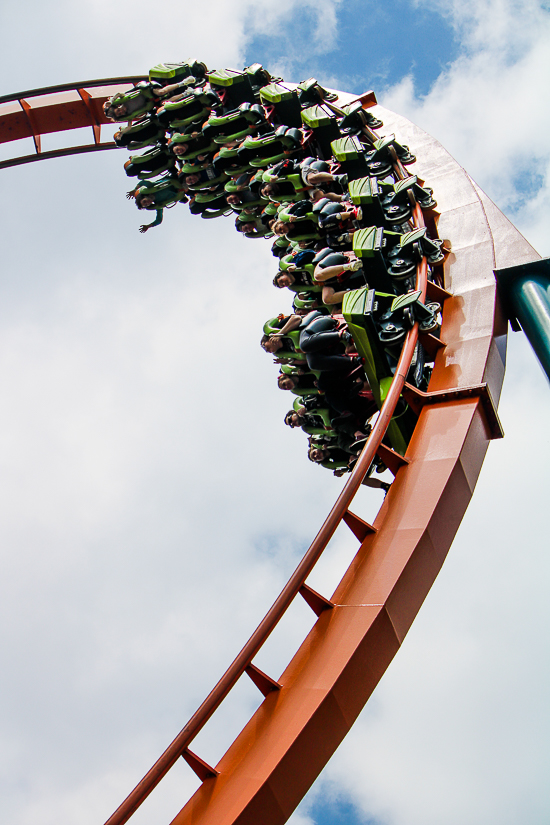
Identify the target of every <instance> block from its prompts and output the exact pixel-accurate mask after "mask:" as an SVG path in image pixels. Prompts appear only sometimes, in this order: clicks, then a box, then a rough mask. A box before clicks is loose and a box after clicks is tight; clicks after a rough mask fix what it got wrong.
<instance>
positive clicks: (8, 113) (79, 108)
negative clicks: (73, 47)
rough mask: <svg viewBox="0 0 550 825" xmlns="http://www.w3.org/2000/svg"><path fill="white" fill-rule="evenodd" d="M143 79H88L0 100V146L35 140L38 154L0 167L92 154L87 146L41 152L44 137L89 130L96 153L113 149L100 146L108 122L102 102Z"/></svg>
mask: <svg viewBox="0 0 550 825" xmlns="http://www.w3.org/2000/svg"><path fill="white" fill-rule="evenodd" d="M143 79H144V78H143V77H141V76H136V77H120V78H109V79H105V80H88V81H84V82H81V83H75V84H63V85H60V86H49V87H47V88H43V89H32V90H30V91H26V92H21V93H19V94H17V95H5V96H4V97H0V144H2V143H8V142H13V141H17V140H24V139H25V138H32V139H33V141H34V146H35V150H36V153H35V154H33V155H28V154H27V155H22V156H21V157H20V158H14V159H10V160H9V161H0V168H3V167H6V166H16V165H18V164H20V163H29V162H32V161H34V160H42V159H45V158H46V157H48V158H51V157H57V156H58V155H68V154H79V153H81V152H87V151H93V150H92V149H89V148H87V146H86V144H85V145H84V146H82V145H80V144H79V145H76V146H73V147H71V148H68V149H67V148H66V149H62V150H54V151H52V152H49V153H48V154H46V153H42V151H41V140H40V138H41V135H48V134H52V133H54V132H66V131H70V130H72V129H81V128H84V127H90V128H91V129H92V136H93V144H92V145H93V146H94V147H95V150H96V151H97V150H100V149H110V148H114V146H115V144H114V143H113V142H112V141H107V142H105V143H101V125H102V124H106V123H109V122H110V121H108V120H107V119H106V117H105V115H104V114H103V103H104V102H105V101H106V100H107V99H108V98H109V97H111V96H112V95H114V94H115V93H116V92H122V91H126V90H128V89H129V88H131V87H132V86H133V85H134V83H136V82H137V81H139V80H143Z"/></svg>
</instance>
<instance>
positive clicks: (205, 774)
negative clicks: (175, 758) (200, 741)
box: [181, 748, 219, 782]
mask: <svg viewBox="0 0 550 825" xmlns="http://www.w3.org/2000/svg"><path fill="white" fill-rule="evenodd" d="M181 756H182V759H185V761H186V762H187V764H188V765H189V767H190V768H192V769H193V770H194V771H195V773H196V774H197V776H198V777H199V779H200V780H201V782H204V781H205V779H211V778H212V777H213V776H218V775H219V771H217V770H216V769H215V768H211V767H210V765H208V764H207V763H206V762H204V761H203V760H202V759H201V758H200V756H197V754H196V753H193V751H190V750H189V748H186V749H185V750H184V752H183V753H182V755H181Z"/></svg>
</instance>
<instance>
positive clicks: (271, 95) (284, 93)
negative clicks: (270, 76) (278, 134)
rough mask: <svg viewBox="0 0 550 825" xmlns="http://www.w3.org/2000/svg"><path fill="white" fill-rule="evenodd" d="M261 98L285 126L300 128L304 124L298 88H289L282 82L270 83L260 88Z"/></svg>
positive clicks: (276, 118)
mask: <svg viewBox="0 0 550 825" xmlns="http://www.w3.org/2000/svg"><path fill="white" fill-rule="evenodd" d="M260 100H261V101H262V103H263V104H264V106H266V107H267V108H269V110H270V112H271V113H272V114H273V115H275V118H274V119H275V120H276V121H278V122H279V123H280V124H281V125H284V126H293V127H294V128H296V129H299V128H300V126H301V125H302V118H301V117H300V111H301V107H300V101H299V100H298V92H297V91H296V89H287V88H286V86H283V85H282V84H281V83H270V84H269V86H264V87H263V89H260Z"/></svg>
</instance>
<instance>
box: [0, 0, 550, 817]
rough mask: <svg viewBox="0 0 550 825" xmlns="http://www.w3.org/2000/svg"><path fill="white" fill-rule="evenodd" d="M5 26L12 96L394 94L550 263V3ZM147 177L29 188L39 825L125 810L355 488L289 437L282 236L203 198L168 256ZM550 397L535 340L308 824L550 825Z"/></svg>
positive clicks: (9, 521) (28, 527) (170, 783)
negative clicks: (204, 85) (133, 79)
mask: <svg viewBox="0 0 550 825" xmlns="http://www.w3.org/2000/svg"><path fill="white" fill-rule="evenodd" d="M0 25H1V27H2V31H3V32H6V33H8V34H9V36H7V37H6V36H5V37H4V39H3V61H2V64H3V68H2V74H1V81H0V85H1V91H0V94H8V93H10V92H17V91H20V90H22V89H29V88H35V87H39V86H46V85H49V84H54V83H63V82H70V81H73V80H75V81H78V80H83V79H91V78H96V77H109V76H116V75H119V74H120V75H125V74H131V73H139V74H142V73H146V72H147V70H148V68H149V67H150V66H151V65H153V64H155V63H157V62H160V61H164V60H178V59H183V58H186V57H190V56H194V57H195V56H196V57H198V58H199V59H201V60H204V61H205V62H207V64H208V65H209V66H210V67H212V68H214V67H218V68H219V67H226V66H233V67H237V68H239V67H241V66H244V65H248V64H250V63H252V62H262V63H263V64H264V65H265V66H266V67H267V68H269V69H270V70H271V71H272V72H273V73H279V74H281V75H283V76H284V77H285V79H287V80H289V81H296V82H297V81H300V80H302V79H304V78H306V77H309V76H312V75H314V76H316V77H317V78H318V80H319V81H320V82H322V83H324V84H326V85H329V86H331V87H334V88H339V89H343V90H345V91H349V92H353V93H361V92H363V91H366V90H367V89H370V88H373V89H374V90H375V92H376V94H377V96H378V100H379V101H380V102H381V103H382V104H383V105H385V106H387V107H388V108H390V109H393V110H395V111H397V112H399V113H400V114H403V115H405V116H406V117H409V118H410V119H411V120H413V121H414V122H415V123H417V124H418V125H419V126H421V127H422V128H423V129H425V130H426V131H428V132H430V133H431V134H432V135H434V137H436V138H437V139H438V140H440V141H441V142H442V143H443V145H444V146H445V147H446V148H447V149H448V150H449V151H450V152H451V153H452V154H453V155H454V156H455V157H456V159H457V160H458V161H459V163H461V164H462V165H463V166H464V167H465V168H466V169H467V170H468V172H469V173H470V174H471V175H472V177H473V178H474V179H475V180H476V181H477V182H478V183H479V184H480V185H481V186H482V188H483V189H484V190H485V191H486V192H487V193H488V195H489V196H490V197H491V198H492V199H493V200H494V201H495V203H496V204H497V205H498V206H499V207H500V208H501V209H502V210H503V211H504V212H505V214H507V215H508V216H509V217H510V219H511V220H513V221H514V223H515V224H516V225H517V226H518V228H519V229H520V230H521V231H522V232H523V234H524V235H525V237H526V238H527V239H528V240H529V241H530V242H531V243H532V244H533V246H534V247H535V248H536V249H537V250H538V252H539V253H540V254H541V255H543V256H549V255H550V241H549V239H548V226H549V225H550V178H549V160H548V151H547V135H548V134H549V131H550V122H549V121H550V114H549V112H550V107H549V106H548V102H547V99H545V95H546V89H547V85H548V84H547V80H545V78H548V75H549V72H548V69H549V66H548V64H549V62H550V49H549V48H548V44H549V39H550V38H549V35H550V19H549V11H548V7H547V4H545V3H540V2H536V0H516V1H515V2H514V0H477V2H473V0H462V1H461V2H460V3H459V2H457V1H456V0H451V2H446V3H443V2H439V0H431V2H430V3H429V4H428V3H427V2H424V0H416V2H409V0H391V1H390V2H384V3H374V2H368V1H367V2H358V0H348V2H346V3H343V2H339V0H317V2H313V0H303V2H301V3H298V2H295V0H280V2H278V3H277V4H273V5H269V6H267V5H266V6H264V5H263V4H258V3H253V2H251V0H234V2H232V3H231V4H230V5H229V4H224V3H221V2H219V0H211V2H210V3H209V4H208V6H202V5H195V4H190V3H188V2H186V0H184V2H179V3H177V4H176V3H171V2H170V0H169V2H167V3H165V4H163V6H162V9H161V10H159V11H155V12H154V13H153V12H152V7H151V5H150V4H149V3H146V2H144V0H134V2H132V3H129V2H127V0H120V2H118V3H116V4H113V3H107V2H105V1H104V0H81V2H80V3H78V4H75V3H69V2H66V1H65V2H63V0H61V2H59V3H56V4H55V5H53V6H52V5H48V6H46V5H44V4H39V3H37V2H35V0H22V2H20V3H19V4H5V5H4V6H3V7H2V9H1V10H0ZM54 145H55V144H54V138H48V140H47V141H46V140H44V148H45V149H47V148H53V147H54ZM57 145H60V144H59V143H58V144H57ZM411 148H413V149H414V147H411ZM125 159H126V156H125V154H123V152H122V151H121V152H105V153H98V154H96V155H94V156H81V157H70V158H63V159H57V160H55V161H49V162H47V163H36V164H29V165H27V166H22V167H18V168H13V169H7V170H3V171H2V199H1V206H0V210H1V222H2V229H3V233H2V251H3V256H2V257H3V268H2V279H1V281H0V534H1V540H0V554H1V558H2V570H3V575H2V578H1V580H0V626H1V633H0V661H1V662H2V668H1V670H0V821H2V822H9V823H10V825H31V823H32V825H36V823H40V825H53V823H54V822H55V824H56V825H75V823H78V825H92V823H94V825H97V823H102V822H103V821H104V820H105V819H106V818H107V817H108V816H109V815H110V814H111V813H112V811H113V810H114V809H115V808H116V807H117V805H118V804H119V803H120V802H121V801H122V799H123V798H124V797H125V796H126V794H127V793H128V792H129V791H130V790H131V788H132V787H133V786H134V784H135V783H136V782H137V781H138V780H139V779H140V778H141V776H142V775H143V774H144V773H145V772H146V771H147V770H148V768H149V767H150V766H151V764H152V763H153V762H154V761H155V759H156V758H157V757H158V756H159V755H160V753H161V752H162V751H163V750H164V748H165V747H166V745H167V744H168V743H169V742H170V741H171V740H172V738H173V736H174V735H175V734H176V733H177V732H178V731H179V730H180V728H181V727H182V726H183V724H184V723H185V722H186V721H187V719H188V717H189V716H190V715H191V714H192V713H193V712H194V710H195V709H196V707H197V706H198V705H199V704H200V702H201V701H202V699H203V698H204V697H205V695H206V694H207V693H208V691H209V690H210V689H211V687H212V686H213V685H214V683H215V682H216V681H217V679H218V678H219V676H221V674H222V672H223V671H224V670H225V668H226V667H227V665H228V664H229V663H230V661H231V660H232V658H233V656H234V655H235V654H236V653H237V652H238V650H239V649H240V647H241V646H242V644H243V643H244V642H245V641H246V639H247V638H248V636H249V635H250V633H251V632H252V630H253V629H254V628H255V626H256V624H257V623H258V621H259V620H260V619H261V618H262V617H263V615H264V613H265V612H266V610H267V608H268V607H269V605H270V604H271V602H272V601H273V600H274V598H275V597H276V596H277V595H278V592H279V590H280V589H281V587H282V586H283V584H284V583H285V581H286V579H287V578H288V576H289V574H290V573H291V571H292V570H293V569H294V567H295V565H296V564H297V562H298V560H299V558H300V557H301V554H302V553H303V552H304V550H305V549H306V548H307V546H308V544H309V542H310V541H311V539H312V538H313V536H314V535H315V533H316V531H317V529H318V527H319V526H320V524H321V522H322V521H323V518H324V516H325V514H326V511H327V510H328V508H329V506H330V505H331V504H332V503H333V501H334V499H335V498H336V495H337V493H338V491H339V489H340V487H341V482H340V481H339V480H337V479H334V478H333V477H332V475H330V474H329V473H327V472H325V471H324V470H323V469H322V468H318V467H315V466H313V465H312V464H311V463H310V462H308V461H307V459H306V456H305V443H304V439H303V438H302V437H301V435H300V434H299V433H297V432H291V431H289V430H288V428H286V427H284V425H283V422H282V419H283V416H284V413H285V411H286V410H287V409H288V406H289V404H288V400H287V396H285V395H283V394H282V393H281V392H279V391H277V389H276V387H275V375H276V370H275V368H274V367H273V366H272V365H271V364H270V361H269V359H268V358H267V357H266V356H265V354H264V353H263V352H262V351H261V349H260V347H259V346H258V339H259V337H260V334H261V332H260V328H261V326H262V324H263V322H264V320H265V319H266V318H268V317H270V316H272V315H273V314H275V313H276V312H278V311H285V310H286V309H287V306H286V303H285V301H284V300H282V299H281V296H280V294H279V293H275V292H274V290H273V288H272V286H271V279H272V275H273V259H272V258H271V256H270V254H269V248H268V245H267V244H263V243H262V242H258V243H251V242H249V241H247V240H245V239H243V238H241V237H238V236H237V235H236V233H235V232H234V230H233V228H232V225H231V222H230V221H227V222H224V221H222V220H219V221H216V222H215V224H211V223H209V222H206V221H202V220H200V219H198V218H192V217H191V216H190V215H189V214H187V213H186V210H185V209H184V208H179V207H178V208H176V209H175V210H174V211H172V212H169V213H168V214H167V216H166V218H165V221H164V223H163V225H162V226H161V227H160V228H157V229H155V230H152V231H150V232H148V233H147V234H146V235H144V236H142V235H140V234H139V232H138V226H139V224H140V223H141V219H140V216H139V214H138V213H137V211H136V209H135V207H134V206H133V205H132V204H131V203H129V202H128V201H126V200H125V198H124V193H125V191H126V190H127V189H128V188H129V186H128V181H127V179H126V177H125V175H124V171H123V168H122V164H123V162H124V160H125ZM428 183H429V182H428ZM436 196H437V193H436ZM549 400H550V396H549V393H548V381H547V379H546V378H545V376H544V375H543V373H542V370H541V369H540V367H539V366H538V364H537V362H536V360H535V358H534V356H533V355H532V353H531V350H530V348H529V345H528V343H527V341H526V340H525V339H524V337H523V335H521V334H519V333H511V335H510V339H509V349H508V367H507V376H506V379H505V384H504V392H503V397H502V401H501V406H500V410H499V413H500V417H501V420H502V423H503V426H504V430H505V432H506V437H505V438H504V439H503V440H501V441H496V442H493V443H492V444H491V445H490V447H489V452H488V456H487V459H486V461H485V464H484V467H483V470H482V473H481V476H480V480H479V482H478V486H477V489H476V493H475V495H474V497H473V499H472V503H471V504H470V507H469V509H468V512H467V514H466V516H465V518H464V521H463V523H462V526H461V528H460V530H459V533H458V535H457V538H456V540H455V542H454V544H453V546H452V548H451V550H450V553H449V556H448V559H447V561H446V562H445V565H444V567H443V570H442V572H441V573H440V575H439V577H438V579H437V580H436V583H435V584H434V586H433V588H432V590H431V592H430V594H429V596H428V598H427V599H426V602H425V604H424V605H423V607H422V609H421V611H420V613H419V616H418V618H417V619H416V621H415V623H414V624H413V627H412V629H411V631H410V632H409V634H408V636H407V638H406V640H405V642H404V644H403V646H402V648H401V650H400V651H399V653H398V655H397V656H396V658H395V660H394V662H393V663H392V664H391V666H390V667H389V669H388V671H387V673H386V674H385V676H384V677H383V679H382V681H381V683H380V685H379V687H378V688H377V689H376V691H375V693H374V695H373V696H372V698H371V700H370V701H369V703H368V705H367V707H366V708H365V710H364V711H363V713H362V715H361V716H360V718H359V719H358V721H357V723H356V724H355V726H354V728H353V729H352V731H351V732H350V734H349V735H348V737H347V739H346V740H345V742H344V743H343V744H342V746H341V747H340V749H339V750H338V751H337V753H336V754H335V756H334V757H333V758H332V760H331V761H330V763H329V765H328V766H327V768H326V769H325V771H324V772H323V774H322V775H321V777H320V778H319V779H318V780H317V782H316V783H315V785H314V786H313V788H312V790H311V791H310V793H309V794H308V795H307V796H306V798H305V800H304V801H303V803H302V804H301V805H300V807H299V808H298V810H297V811H296V813H295V814H294V815H293V817H292V819H291V822H292V825H442V823H445V825H482V823H483V825H486V823H487V822H499V825H517V822H519V821H521V822H528V823H530V825H543V823H544V824H545V823H547V821H548V819H547V816H548V814H547V811H548V802H549V800H548V787H549V785H548V781H547V777H548V762H549V759H548V741H549V732H550V731H549V727H550V720H549V714H548V702H547V696H548V689H549V687H550V686H549V684H548V683H549V673H548V661H549V658H548V643H547V630H546V628H547V627H548V620H549V615H548V614H549V606H548V599H547V589H548V582H549V562H548V546H549V541H548V537H547V532H548V531H547V519H546V507H547V500H548V497H547V493H546V491H547V488H548V485H547V479H548V465H549V460H550V439H549V436H548V430H547V426H546V424H547V421H548V407H549ZM380 503H381V493H380V491H375V490H365V491H364V493H363V494H362V498H361V500H360V503H359V504H358V510H359V514H360V515H361V516H362V517H363V518H365V519H366V520H369V519H371V518H374V515H375V513H376V511H377V509H378V507H379V506H380ZM354 549H355V545H354V543H353V542H350V541H345V540H341V541H340V540H339V541H338V542H336V544H335V546H334V547H332V546H331V548H330V551H329V553H328V555H327V558H326V559H323V561H322V562H321V565H320V567H319V569H318V570H316V571H315V573H314V576H313V578H312V580H311V584H312V586H314V587H316V589H318V590H320V591H322V592H323V593H326V594H327V595H328V594H330V593H331V592H332V589H334V586H335V584H336V582H337V581H338V580H339V577H340V576H341V575H342V573H343V571H344V569H345V568H346V566H347V564H348V563H349V561H350V560H351V558H352V555H353V552H354ZM312 621H313V614H310V612H308V609H307V608H306V607H305V605H302V604H296V605H295V606H293V608H292V609H291V611H290V613H289V615H288V617H286V618H285V620H284V621H283V623H282V624H281V626H280V628H279V629H278V630H277V631H276V633H275V634H274V637H273V638H272V640H270V642H269V643H268V645H267V646H266V648H265V649H264V650H262V652H261V654H260V656H259V658H258V660H257V664H258V666H260V667H261V668H263V669H264V670H266V671H268V672H269V673H270V674H271V675H272V676H275V677H277V676H278V675H279V673H281V672H282V670H283V669H284V667H285V665H286V663H287V662H288V661H289V659H290V658H291V656H292V655H293V653H294V651H295V650H296V648H297V647H298V645H299V644H300V643H301V641H302V639H303V638H304V635H305V634H306V633H307V630H308V629H309V627H310V626H311V624H312ZM241 682H242V684H241ZM241 682H239V684H238V685H237V688H236V689H235V691H234V693H233V694H232V695H231V696H230V698H229V700H228V702H227V704H224V706H223V708H222V710H221V711H220V713H219V714H217V715H216V716H215V717H214V719H213V720H212V722H211V723H209V725H208V726H207V728H206V729H205V731H204V732H203V733H201V735H200V736H199V738H198V739H197V740H196V742H195V743H194V749H195V750H196V751H197V752H198V753H199V754H200V755H201V756H202V757H203V758H204V759H206V760H207V761H208V762H210V763H213V764H215V763H216V762H217V761H218V759H219V758H220V756H221V755H222V754H223V752H224V751H225V749H226V748H227V746H228V745H229V744H230V742H231V741H232V739H233V738H234V736H235V735H236V734H237V733H238V731H239V730H240V729H241V727H242V726H243V724H244V723H245V722H246V721H247V719H248V718H249V716H250V713H251V712H252V711H253V709H254V708H255V707H256V706H257V705H258V703H259V695H258V694H257V691H256V689H255V688H254V687H253V686H252V684H251V683H247V682H245V681H244V680H241ZM196 786H197V782H196V781H195V778H194V775H193V774H192V773H191V771H190V770H189V769H188V768H187V767H186V766H185V765H184V764H183V762H182V764H181V765H177V766H176V767H174V769H173V770H172V772H171V773H170V774H169V775H168V777H167V778H166V779H165V780H164V781H163V783H162V784H161V786H160V788H159V790H158V791H157V792H155V794H153V795H152V797H151V798H150V800H149V801H148V802H147V803H146V805H145V806H144V808H143V810H142V811H141V812H140V813H138V814H137V815H136V816H135V817H134V819H133V820H132V821H133V822H135V823H138V825H145V823H149V822H151V821H154V822H158V823H161V822H169V821H170V819H171V818H172V817H173V815H174V814H175V813H176V812H177V811H178V810H179V808H180V807H181V806H182V804H183V803H184V802H185V801H186V799H187V798H188V796H189V795H190V794H191V793H192V791H193V789H194V788H195V787H196Z"/></svg>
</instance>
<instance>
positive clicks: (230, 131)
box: [202, 103, 271, 146]
mask: <svg viewBox="0 0 550 825" xmlns="http://www.w3.org/2000/svg"><path fill="white" fill-rule="evenodd" d="M262 127H264V129H271V126H270V124H268V122H267V120H266V117H265V111H264V109H263V107H262V106H260V105H259V104H258V103H255V104H253V105H252V104H250V103H243V104H241V106H239V108H238V109H235V110H234V111H233V112H229V113H228V114H224V115H211V116H210V117H209V118H208V120H207V122H206V123H205V124H204V126H203V127H202V132H203V134H204V135H205V136H207V137H209V138H211V139H212V140H213V141H214V142H215V143H218V144H220V145H222V146H223V145H224V144H228V143H233V142H234V141H236V140H239V141H240V140H243V139H244V138H245V137H246V136H247V135H252V134H254V133H255V132H258V130H260V129H261V128H262Z"/></svg>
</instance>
